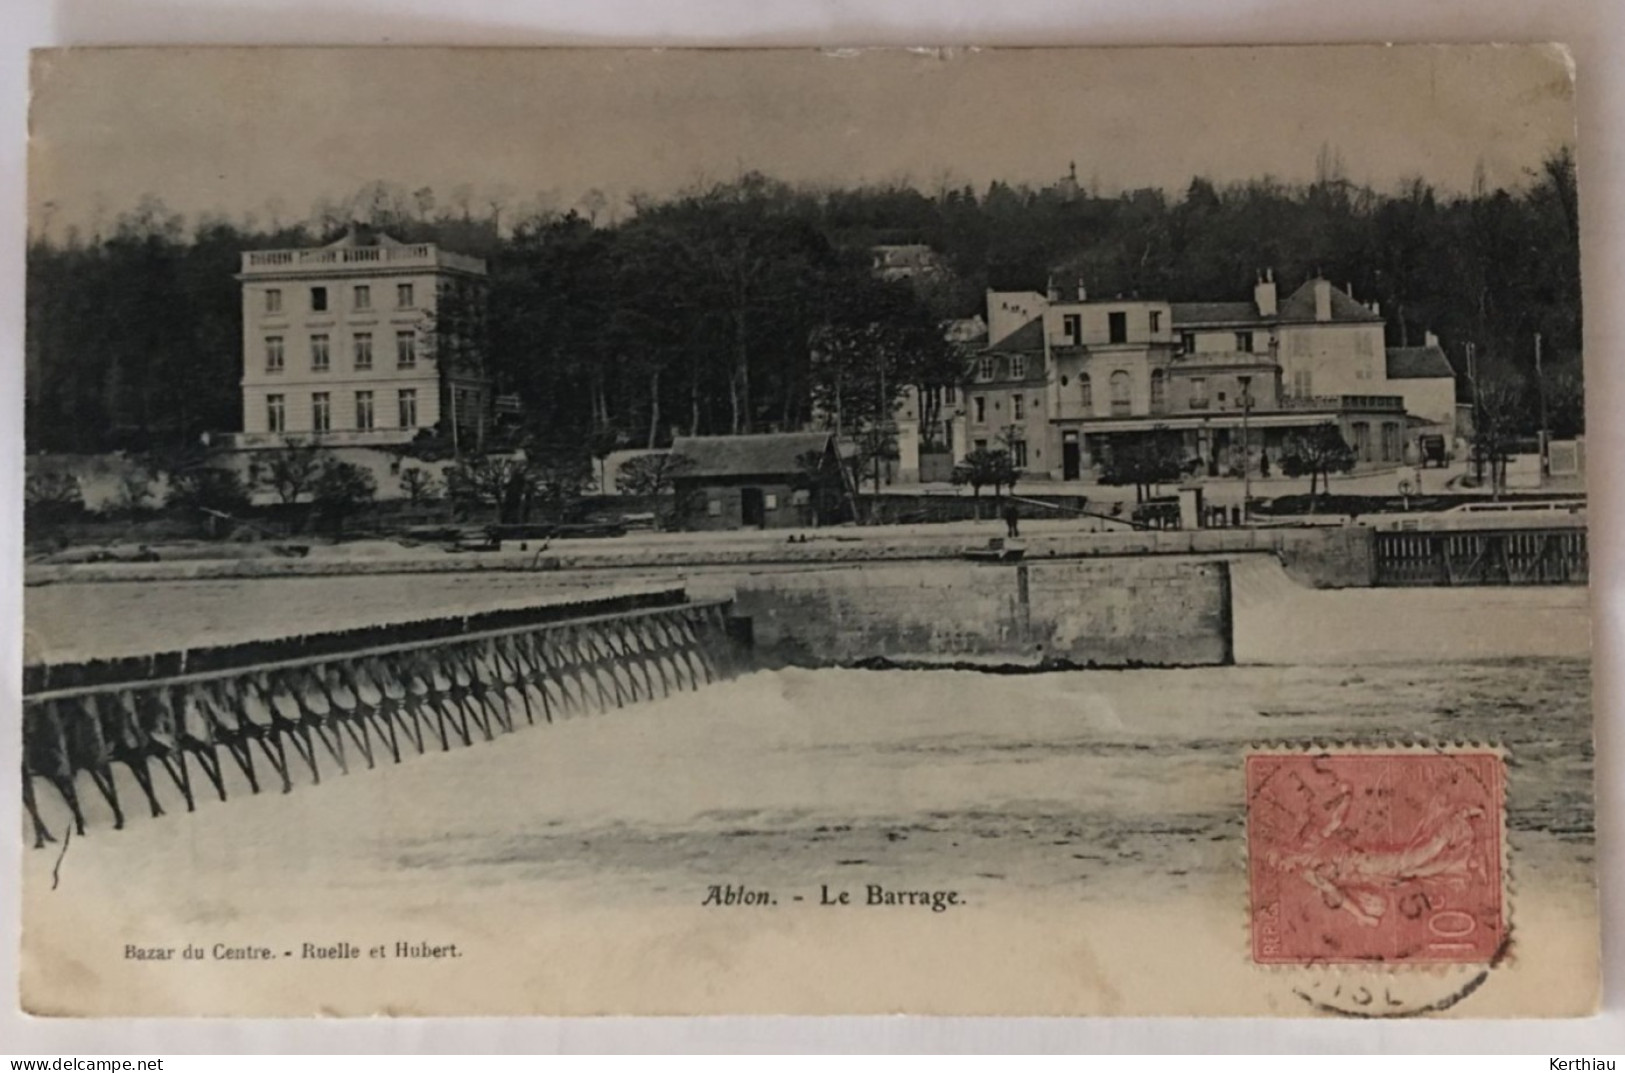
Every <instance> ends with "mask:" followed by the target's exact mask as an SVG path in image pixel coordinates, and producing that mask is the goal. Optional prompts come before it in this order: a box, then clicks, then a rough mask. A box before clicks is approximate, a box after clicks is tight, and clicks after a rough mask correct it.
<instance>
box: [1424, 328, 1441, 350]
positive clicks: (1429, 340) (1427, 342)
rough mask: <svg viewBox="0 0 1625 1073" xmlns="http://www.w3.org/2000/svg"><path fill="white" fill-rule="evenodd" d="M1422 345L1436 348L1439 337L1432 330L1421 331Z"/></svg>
mask: <svg viewBox="0 0 1625 1073" xmlns="http://www.w3.org/2000/svg"><path fill="white" fill-rule="evenodd" d="M1422 345H1423V346H1430V347H1433V348H1435V349H1437V348H1438V346H1439V337H1438V336H1436V335H1434V334H1433V333H1432V332H1423V333H1422Z"/></svg>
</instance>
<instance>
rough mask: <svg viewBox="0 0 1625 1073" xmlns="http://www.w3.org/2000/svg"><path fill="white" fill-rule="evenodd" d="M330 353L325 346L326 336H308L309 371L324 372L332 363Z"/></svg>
mask: <svg viewBox="0 0 1625 1073" xmlns="http://www.w3.org/2000/svg"><path fill="white" fill-rule="evenodd" d="M332 362H333V357H332V353H331V352H330V351H329V350H328V348H327V336H325V335H313V336H311V337H310V371H311V372H313V373H325V372H326V371H327V370H328V367H329V366H331V365H332Z"/></svg>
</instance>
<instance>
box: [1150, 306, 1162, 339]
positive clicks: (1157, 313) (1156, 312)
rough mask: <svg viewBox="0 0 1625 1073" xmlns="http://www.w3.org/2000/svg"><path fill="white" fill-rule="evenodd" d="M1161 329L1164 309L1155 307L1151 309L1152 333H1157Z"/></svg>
mask: <svg viewBox="0 0 1625 1073" xmlns="http://www.w3.org/2000/svg"><path fill="white" fill-rule="evenodd" d="M1160 331H1162V310H1160V309H1153V310H1152V311H1151V334H1152V335H1156V334H1157V333H1158V332H1160Z"/></svg>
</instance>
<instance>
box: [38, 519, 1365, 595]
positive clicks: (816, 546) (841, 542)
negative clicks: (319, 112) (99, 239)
mask: <svg viewBox="0 0 1625 1073" xmlns="http://www.w3.org/2000/svg"><path fill="white" fill-rule="evenodd" d="M1371 538H1372V534H1371V531H1370V530H1368V529H1364V528H1342V527H1323V528H1282V529H1197V530H1182V529H1167V530H1140V531H1130V532H1121V533H1039V534H1035V535H1033V536H1031V537H1028V538H1026V540H1025V543H1026V546H1027V559H1028V560H1029V561H1036V560H1048V559H1076V558H1094V557H1117V556H1145V555H1229V554H1235V553H1241V552H1265V553H1276V554H1278V555H1280V557H1281V559H1282V562H1283V563H1285V564H1286V566H1287V567H1288V569H1289V570H1291V571H1293V573H1294V576H1295V577H1297V579H1298V580H1300V581H1302V582H1303V583H1304V584H1307V585H1311V586H1313V587H1315V588H1344V587H1351V586H1367V585H1370V584H1371V583H1372V582H1371V577H1372V575H1371V569H1372V566H1371V563H1372V559H1371ZM975 543H977V540H976V539H975V538H973V537H967V536H966V535H965V534H962V533H961V534H937V533H902V534H876V533H865V532H864V531H863V530H861V529H853V530H842V531H840V533H839V534H834V533H831V532H830V531H827V530H826V531H823V532H821V533H820V532H817V531H814V535H813V536H812V539H809V540H808V541H807V542H806V543H796V544H791V543H788V542H785V541H782V540H768V541H750V542H745V541H713V542H709V543H704V542H695V541H679V540H672V541H658V542H649V543H643V544H638V545H635V546H622V545H620V544H619V542H618V541H615V540H605V541H602V542H595V543H592V544H589V543H587V542H585V541H583V542H579V543H575V544H574V546H571V547H559V546H557V545H555V546H554V547H552V548H550V549H548V550H547V551H545V552H543V553H541V554H540V555H538V553H537V552H536V551H535V550H528V551H518V550H512V551H509V550H504V551H500V552H484V553H472V552H470V553H464V554H455V555H454V554H448V553H444V552H440V551H438V550H434V551H425V552H424V553H423V554H422V555H419V556H390V557H385V558H378V559H337V558H334V559H324V558H321V557H312V558H307V559H254V560H222V561H195V560H194V561H186V562H152V563H87V564H75V565H56V566H44V565H38V564H35V565H30V566H29V567H28V568H27V571H26V582H27V584H30V585H39V584H50V583H57V582H73V581H153V580H164V581H198V580H207V579H213V578H257V577H322V576H342V575H352V574H420V573H483V572H487V571H523V572H535V571H549V570H559V571H572V570H606V571H607V570H617V569H627V570H648V569H651V568H666V567H671V568H681V567H698V566H774V565H783V564H809V565H810V564H820V563H828V564H834V563H861V562H901V561H927V560H953V561H960V560H961V557H962V556H963V554H964V552H965V551H966V549H967V548H969V547H970V546H972V545H973V544H975Z"/></svg>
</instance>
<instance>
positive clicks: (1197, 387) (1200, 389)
mask: <svg viewBox="0 0 1625 1073" xmlns="http://www.w3.org/2000/svg"><path fill="white" fill-rule="evenodd" d="M1191 409H1193V410H1205V409H1207V378H1206V377H1204V376H1193V377H1191Z"/></svg>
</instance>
